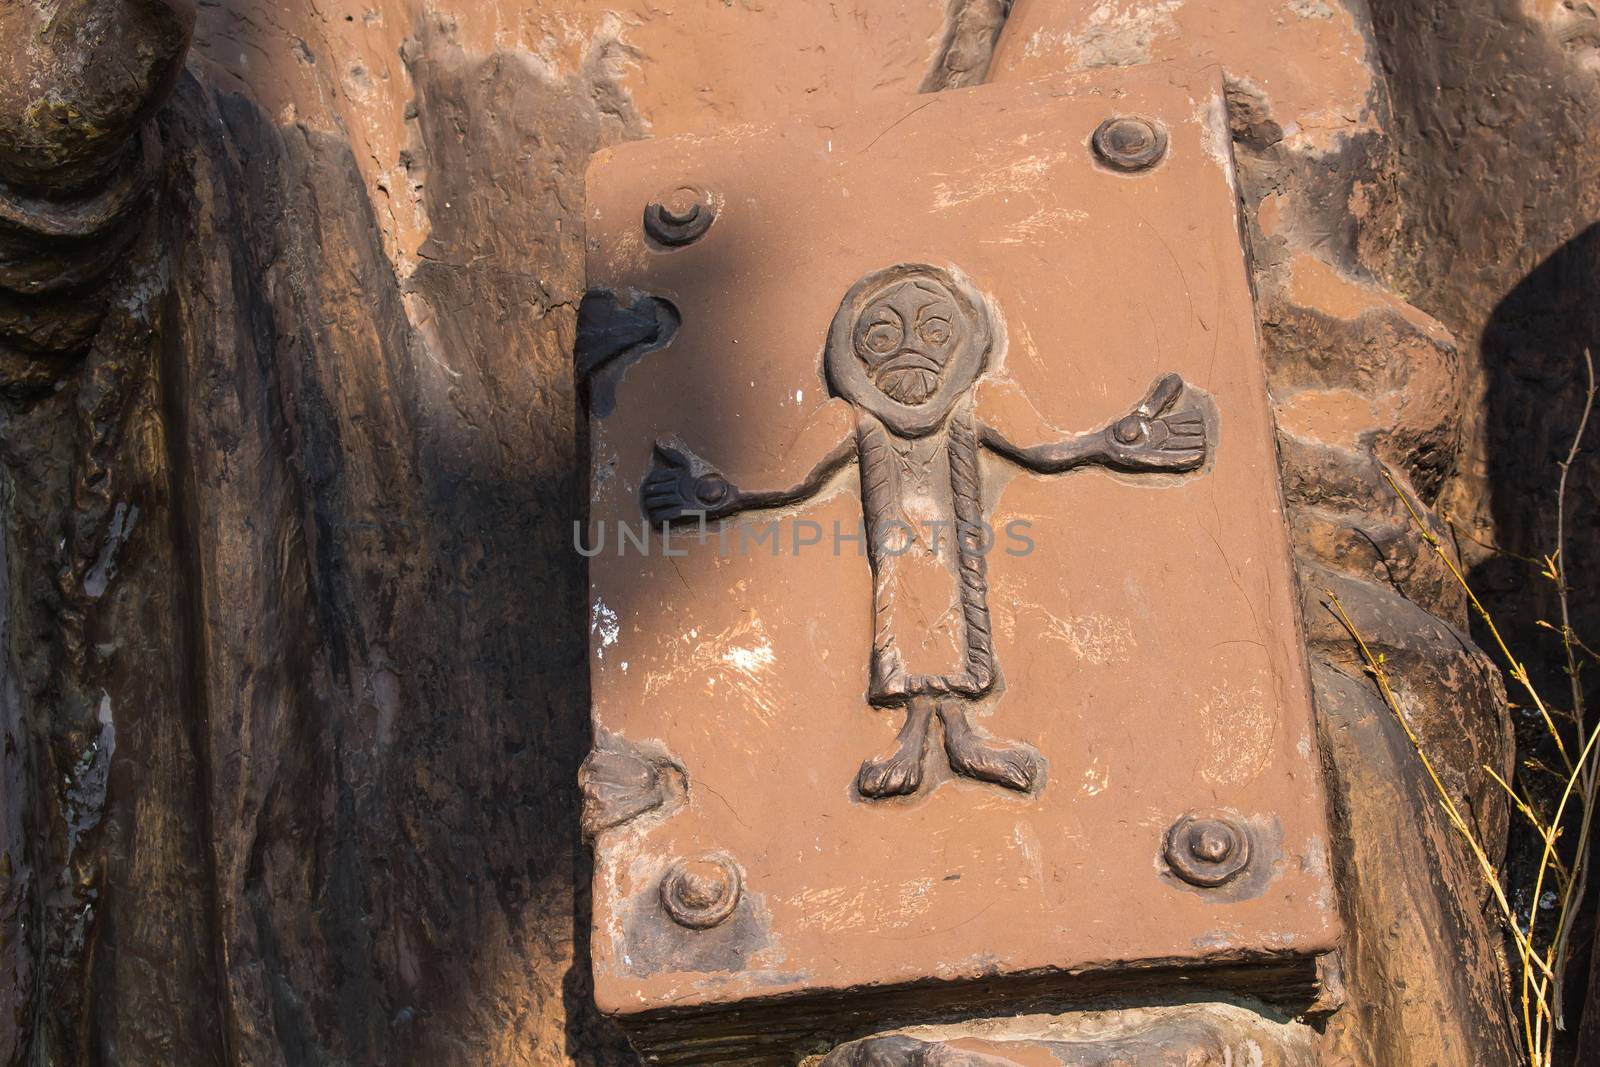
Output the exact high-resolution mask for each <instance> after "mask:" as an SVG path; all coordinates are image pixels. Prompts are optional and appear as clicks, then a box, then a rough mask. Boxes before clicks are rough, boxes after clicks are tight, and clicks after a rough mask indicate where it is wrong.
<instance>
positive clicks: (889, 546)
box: [856, 399, 994, 704]
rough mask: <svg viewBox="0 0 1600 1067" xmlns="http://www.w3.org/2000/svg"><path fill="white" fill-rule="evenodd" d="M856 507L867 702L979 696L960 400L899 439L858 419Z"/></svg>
mask: <svg viewBox="0 0 1600 1067" xmlns="http://www.w3.org/2000/svg"><path fill="white" fill-rule="evenodd" d="M856 434H857V440H858V443H859V445H860V462H861V500H862V511H863V515H864V518H865V521H866V528H867V545H868V554H869V557H870V559H871V562H872V577H873V647H872V680H871V690H870V693H869V699H870V700H871V701H872V702H873V703H877V704H889V703H896V702H899V701H901V700H904V699H906V698H908V697H911V696H914V695H919V694H934V693H962V694H967V695H970V696H976V695H978V694H981V693H982V692H984V691H985V690H986V689H988V688H989V686H990V684H991V683H992V682H993V680H994V652H993V646H992V643H991V641H990V634H989V605H988V583H987V579H986V577H985V570H984V558H983V552H984V551H985V550H986V548H987V546H988V545H989V544H990V543H992V540H993V538H992V536H991V535H989V533H988V532H987V529H986V527H984V525H983V512H982V493H981V490H980V488H979V482H978V440H977V433H976V423H975V421H974V418H973V413H972V404H971V402H970V401H969V400H966V399H963V400H962V401H961V402H959V403H958V404H957V405H956V408H955V410H954V411H952V412H951V414H950V417H949V419H948V420H947V421H946V422H945V424H944V426H942V427H940V428H939V429H937V430H935V431H934V432H933V433H930V434H928V435H927V436H925V437H918V438H905V437H900V436H898V435H897V434H895V433H893V432H891V431H890V430H889V429H888V428H887V427H886V426H885V425H884V424H883V422H882V421H880V420H879V419H878V418H876V417H875V416H873V415H871V414H868V413H866V412H865V411H863V412H861V413H860V416H859V418H858V420H857V424H856Z"/></svg>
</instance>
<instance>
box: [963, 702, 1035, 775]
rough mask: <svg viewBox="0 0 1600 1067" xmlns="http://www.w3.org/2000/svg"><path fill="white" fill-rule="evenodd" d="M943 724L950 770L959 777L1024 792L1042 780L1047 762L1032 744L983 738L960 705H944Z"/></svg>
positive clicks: (964, 708)
mask: <svg viewBox="0 0 1600 1067" xmlns="http://www.w3.org/2000/svg"><path fill="white" fill-rule="evenodd" d="M939 721H940V722H942V723H944V751H945V754H946V755H947V756H949V757H950V769H951V770H953V771H955V772H956V773H957V774H959V775H962V776H963V777H966V778H976V779H977V780H978V781H980V782H993V783H994V784H995V785H1003V786H1005V787H1006V788H1007V789H1016V790H1018V791H1020V792H1024V793H1026V792H1028V791H1029V790H1031V789H1032V788H1033V787H1034V785H1035V784H1037V782H1038V781H1039V775H1040V772H1041V771H1042V770H1043V768H1044V760H1043V758H1042V757H1041V756H1040V755H1039V752H1038V750H1037V749H1035V748H1034V747H1033V746H1032V745H1028V744H1024V743H1023V742H1021V741H1002V740H998V739H995V738H988V737H982V736H979V734H978V732H977V731H976V730H974V729H973V728H972V723H970V722H968V721H967V709H966V707H965V706H964V705H962V704H959V703H954V702H951V703H945V704H941V705H940V706H939Z"/></svg>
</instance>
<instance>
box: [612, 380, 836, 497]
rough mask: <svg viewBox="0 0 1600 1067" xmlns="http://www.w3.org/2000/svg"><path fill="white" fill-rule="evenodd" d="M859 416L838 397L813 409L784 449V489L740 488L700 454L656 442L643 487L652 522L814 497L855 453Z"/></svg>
mask: <svg viewBox="0 0 1600 1067" xmlns="http://www.w3.org/2000/svg"><path fill="white" fill-rule="evenodd" d="M855 454H856V438H855V416H854V411H853V409H852V408H851V406H850V405H849V404H848V403H847V402H846V401H843V400H840V399H838V398H834V399H832V400H830V401H828V403H826V404H824V405H823V406H822V407H820V408H818V409H817V410H816V411H815V412H813V413H812V415H811V417H810V418H809V419H808V420H807V421H806V425H805V427H804V428H803V429H802V430H801V431H800V434H799V436H798V437H796V438H795V440H794V441H793V442H792V443H791V444H789V445H788V446H787V447H786V448H785V449H784V451H783V454H782V457H781V465H780V471H779V478H778V481H779V484H780V485H782V486H783V487H782V488H779V489H755V490H746V489H740V488H739V487H738V486H736V485H734V484H733V483H732V482H730V481H729V480H728V478H727V476H726V475H724V474H723V473H722V472H721V471H719V470H717V469H716V468H714V467H712V466H711V465H710V464H709V463H706V462H705V461H704V460H701V459H700V458H699V457H698V456H694V455H691V454H688V453H686V452H685V451H684V450H682V449H678V448H673V447H671V446H670V445H667V444H664V443H662V442H660V441H658V442H656V446H655V452H654V454H653V456H652V457H651V464H650V472H649V473H648V474H646V475H645V479H644V482H643V484H642V485H640V487H639V497H640V501H641V503H642V504H643V505H644V513H645V515H646V516H647V517H648V518H649V519H650V521H651V522H677V521H681V520H685V519H698V518H700V517H701V516H702V515H704V516H705V517H706V518H707V519H720V518H723V517H725V516H728V515H732V514H734V513H735V512H738V511H752V510H756V509H759V508H773V507H781V506H783V505H784V504H792V503H795V502H796V501H799V500H804V499H805V498H806V497H808V496H811V495H812V494H813V493H815V492H816V491H817V490H818V489H821V488H822V486H823V483H825V482H826V481H827V480H828V479H829V478H831V477H832V476H833V475H834V473H835V472H836V471H838V470H839V469H840V468H842V467H843V466H844V465H845V464H846V463H849V462H850V460H852V459H854V458H855Z"/></svg>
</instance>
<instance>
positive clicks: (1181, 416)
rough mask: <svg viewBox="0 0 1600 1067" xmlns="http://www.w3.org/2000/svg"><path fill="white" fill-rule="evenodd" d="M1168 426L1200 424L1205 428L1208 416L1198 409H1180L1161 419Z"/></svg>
mask: <svg viewBox="0 0 1600 1067" xmlns="http://www.w3.org/2000/svg"><path fill="white" fill-rule="evenodd" d="M1161 421H1162V422H1164V423H1166V424H1167V425H1168V426H1199V427H1202V428H1204V427H1205V424H1206V417H1205V416H1204V415H1202V414H1200V413H1199V412H1198V411H1180V412H1178V413H1177V414H1175V415H1168V416H1167V417H1166V418H1164V419H1162V420H1161Z"/></svg>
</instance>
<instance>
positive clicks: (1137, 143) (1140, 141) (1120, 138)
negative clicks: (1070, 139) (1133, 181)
mask: <svg viewBox="0 0 1600 1067" xmlns="http://www.w3.org/2000/svg"><path fill="white" fill-rule="evenodd" d="M1093 143H1094V154H1095V155H1096V156H1098V157H1099V159H1100V162H1102V163H1104V164H1105V165H1106V166H1108V167H1113V168H1115V169H1117V170H1124V171H1134V170H1146V169H1148V168H1150V167H1153V166H1155V165H1156V164H1157V163H1159V162H1161V157H1162V156H1165V155H1166V154H1167V131H1166V130H1164V129H1162V128H1161V126H1160V125H1159V124H1158V123H1155V122H1152V121H1150V120H1149V119H1141V118H1133V117H1129V116H1117V117H1114V118H1109V119H1106V120H1105V121H1104V122H1102V123H1101V124H1100V125H1099V127H1098V128H1097V129H1096V130H1095V131H1094V138H1093Z"/></svg>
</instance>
